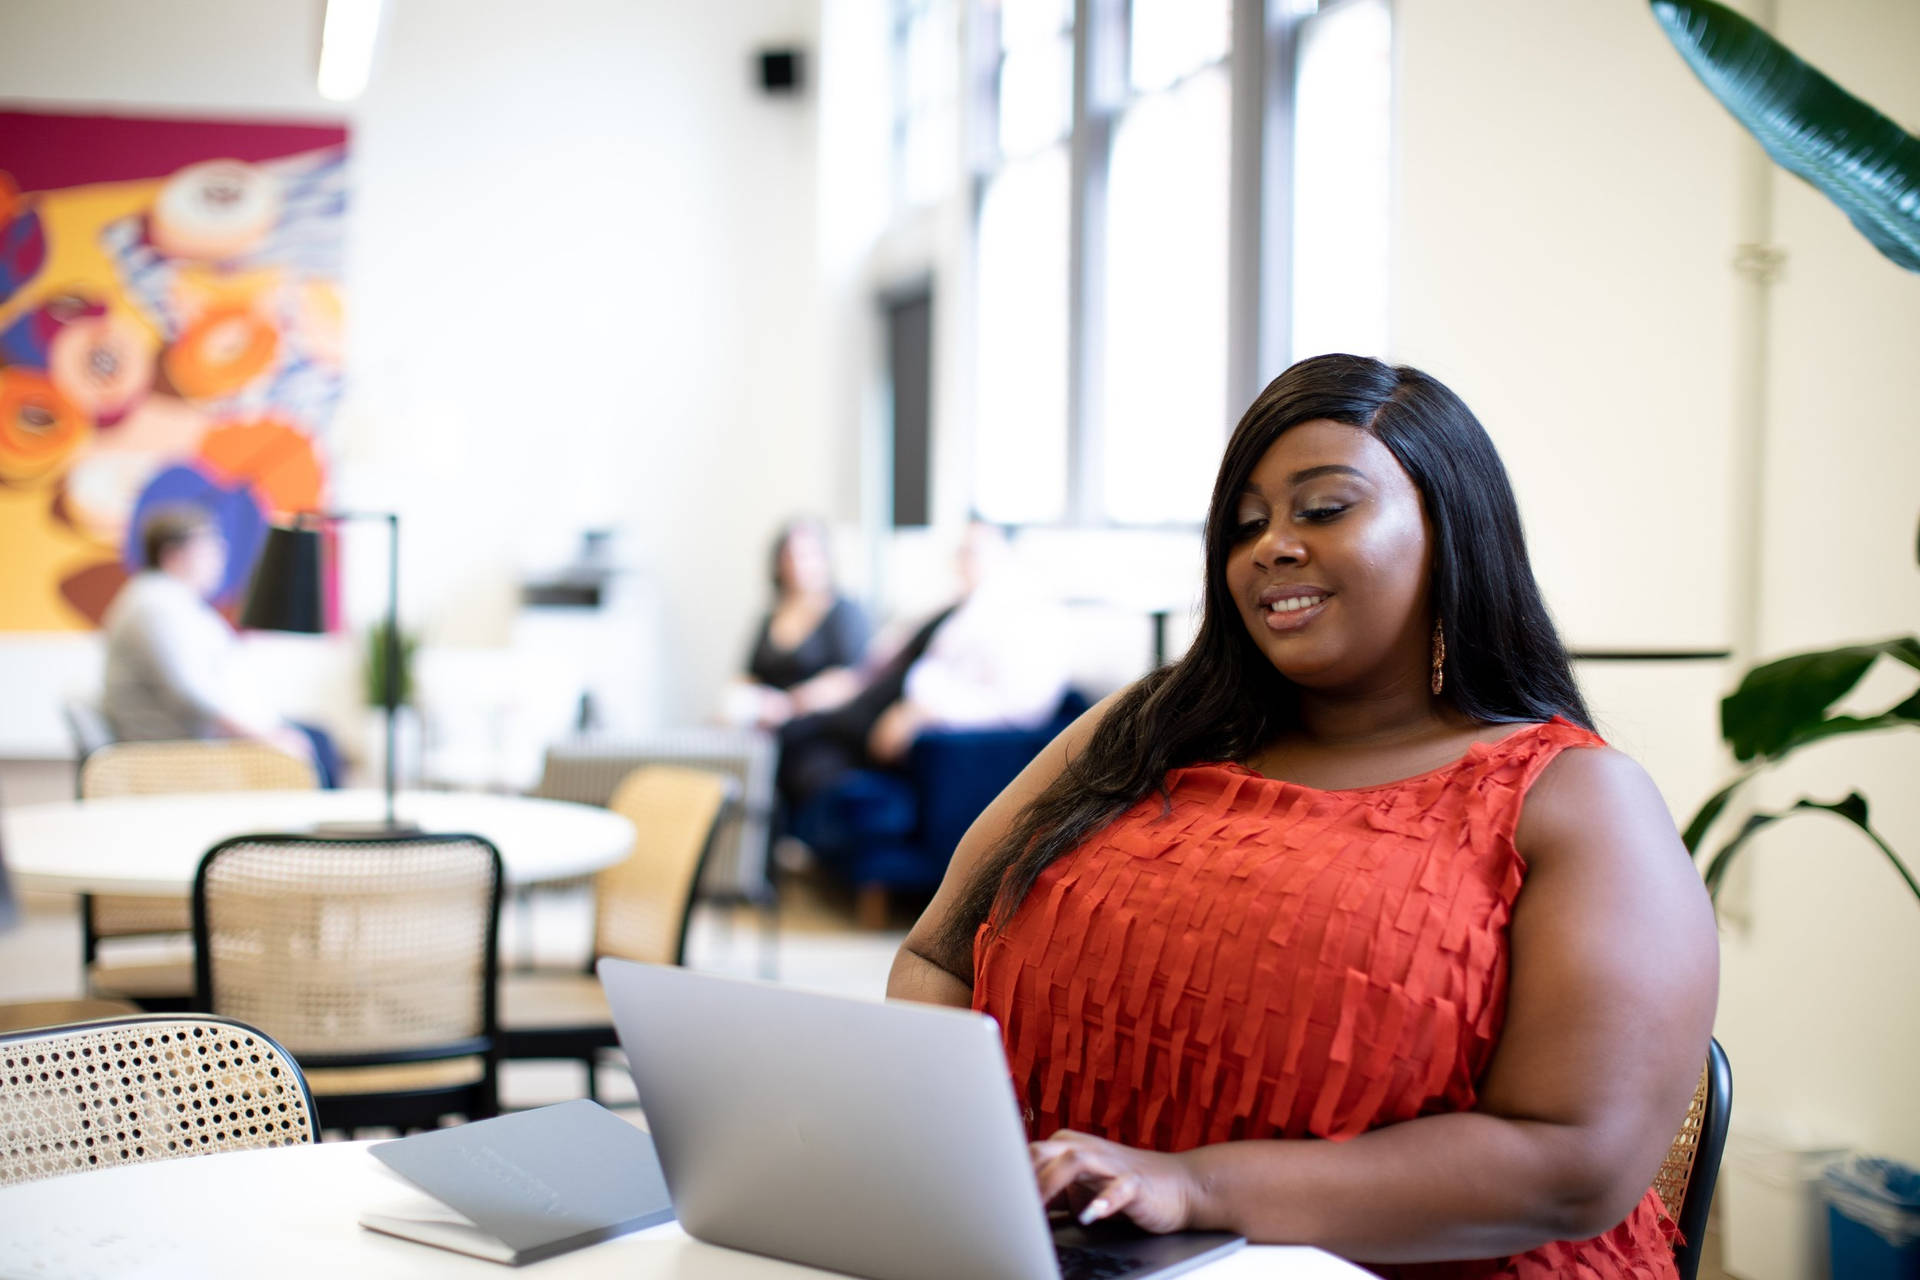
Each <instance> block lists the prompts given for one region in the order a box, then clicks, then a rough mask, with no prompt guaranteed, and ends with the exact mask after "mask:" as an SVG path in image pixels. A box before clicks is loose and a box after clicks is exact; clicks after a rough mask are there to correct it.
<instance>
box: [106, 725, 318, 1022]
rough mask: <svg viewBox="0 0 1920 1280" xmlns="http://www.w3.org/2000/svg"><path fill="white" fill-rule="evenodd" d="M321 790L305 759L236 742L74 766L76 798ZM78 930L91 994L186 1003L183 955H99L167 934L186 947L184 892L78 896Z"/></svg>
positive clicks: (166, 747)
mask: <svg viewBox="0 0 1920 1280" xmlns="http://www.w3.org/2000/svg"><path fill="white" fill-rule="evenodd" d="M319 785H320V783H319V778H318V776H317V775H316V774H315V773H314V771H313V766H312V765H311V764H309V763H307V762H306V761H305V760H299V759H296V758H295V757H293V756H290V755H287V754H286V753H285V752H283V751H276V750H274V749H273V748H272V747H269V746H267V745H266V744H264V743H260V742H249V741H245V740H243V739H239V738H214V739H208V740H206V741H190V742H115V743H110V744H108V745H107V746H104V747H101V748H99V749H98V750H95V751H93V752H91V753H89V754H88V755H87V756H86V758H85V759H84V760H82V761H81V764H80V798H81V799H82V800H104V799H108V798H111V797H115V796H155V795H178V794H183V793H188V792H203V791H311V790H313V789H314V788H315V787H317V786H319ZM80 927H81V951H82V958H83V960H84V962H85V964H86V966H87V990H88V991H89V992H90V993H91V994H93V995H96V996H101V997H106V998H119V999H128V1000H134V1001H136V1002H138V1003H140V1004H143V1005H146V1006H148V1007H150V1008H163V1007H167V1006H171V1007H172V1009H174V1010H179V1009H184V1008H185V1007H186V1006H187V1005H188V1004H189V1003H190V1002H191V998H192V996H193V964H192V961H191V960H189V959H187V958H186V957H185V956H184V955H182V956H179V957H177V958H174V957H168V958H164V959H160V960H154V959H152V958H151V957H150V956H147V955H143V956H142V958H141V959H140V960H138V961H122V962H115V961H114V960H113V959H112V958H111V957H110V956H105V957H103V956H102V955H101V951H100V942H101V940H102V939H104V938H129V937H146V936H155V935H160V936H164V935H173V936H174V937H175V938H177V939H178V941H179V944H180V947H181V949H182V950H184V947H185V944H186V942H187V938H188V934H189V932H190V931H191V930H192V928H193V910H192V907H191V905H190V904H189V902H188V901H187V898H186V897H185V896H184V895H182V896H181V897H178V898H164V897H150V896H135V895H132V894H118V893H114V894H106V893H101V894H83V895H81V898H80ZM108 950H109V951H112V948H108Z"/></svg>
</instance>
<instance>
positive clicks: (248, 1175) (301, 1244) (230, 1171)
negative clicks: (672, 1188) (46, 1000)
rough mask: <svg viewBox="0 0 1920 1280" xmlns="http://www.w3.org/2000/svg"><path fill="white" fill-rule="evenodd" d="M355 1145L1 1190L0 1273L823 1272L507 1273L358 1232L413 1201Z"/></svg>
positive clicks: (613, 1263)
mask: <svg viewBox="0 0 1920 1280" xmlns="http://www.w3.org/2000/svg"><path fill="white" fill-rule="evenodd" d="M367 1145H368V1144H366V1143H361V1142H352V1143H329V1144H326V1145H324V1146H305V1147H281V1148H276V1149H273V1150H267V1151H234V1152H227V1153H225V1154H222V1155H211V1156H196V1157H193V1158H190V1159H185V1160H167V1161H159V1162H156V1163H152V1164H139V1165H125V1166H122V1167H120V1168H117V1169H102V1170H99V1171H97V1172H94V1173H77V1174H70V1175H68V1176H66V1177H64V1178H51V1179H48V1180H46V1181H42V1182H26V1183H20V1184H18V1185H15V1186H11V1187H0V1276H7V1277H9V1280H13V1278H16V1277H38V1276H46V1277H54V1276H58V1277H62V1278H63V1280H86V1278H87V1277H96V1276H97V1277H102V1278H105V1277H112V1280H132V1278H136V1277H139V1278H144V1277H161V1276H192V1277H196V1278H197V1277H210V1278H213V1280H218V1278H220V1277H234V1278H235V1280H259V1278H260V1277H262V1276H287V1277H292V1276H336V1275H337V1276H348V1277H351V1278H352V1280H383V1278H385V1277H394V1278H395V1280H400V1278H401V1277H405V1278H407V1280H413V1278H414V1277H421V1278H422V1280H434V1278H435V1277H441V1276H465V1277H468V1280H478V1278H482V1277H488V1276H491V1277H494V1280H503V1278H504V1277H507V1276H512V1275H520V1274H525V1275H529V1276H535V1277H538V1276H554V1277H559V1276H566V1277H583V1278H584V1277H590V1276H605V1277H615V1276H618V1277H620V1278H621V1280H653V1278H656V1277H657V1278H661V1280H665V1278H667V1277H671V1278H672V1280H799V1278H801V1277H808V1276H813V1277H818V1276H823V1275H827V1274H829V1273H827V1272H822V1271H816V1270H813V1269H812V1268H810V1267H800V1266H795V1265H792V1264H790V1263H784V1262H775V1261H773V1260H771V1259H768V1258H761V1257H757V1256H755V1255H753V1254H750V1253H739V1252H736V1251H734V1250H732V1249H722V1248H719V1247H717V1246H714V1245H709V1244H703V1243H701V1242H700V1241H697V1240H693V1239H690V1238H689V1237H688V1236H687V1234H686V1233H685V1232H684V1231H682V1230H681V1229H680V1227H679V1225H678V1224H677V1223H667V1224H665V1225H663V1226H659V1227H655V1228H653V1229H651V1230H649V1231H643V1232H638V1233H636V1234H634V1235H629V1236H622V1237H619V1238H618V1239H614V1240H608V1241H606V1242H604V1243H602V1244H597V1245H593V1246H591V1247H589V1248H586V1249H581V1250H578V1251H576V1252H573V1253H568V1254H562V1255H561V1256H559V1257H557V1258H550V1259H548V1260H547V1261H545V1262H539V1263H535V1264H533V1265H532V1266H531V1267H525V1268H517V1269H509V1268H505V1267H502V1266H500V1265H499V1264H498V1263H493V1262H483V1261H481V1260H480V1259H477V1258H469V1257H466V1256H464V1255H462V1254H456V1253H449V1252H447V1251H445V1250H442V1249H435V1248H432V1247H431V1246H428V1245H423V1244H415V1243H413V1242H411V1241H407V1240H396V1239H393V1238H391V1237H388V1236H383V1235H379V1234H377V1233H375V1232H372V1231H368V1230H365V1229H364V1228H362V1227H360V1226H358V1225H356V1224H357V1222H358V1219H359V1215H360V1214H361V1213H363V1212H365V1211H367V1210H369V1209H388V1208H395V1207H400V1206H402V1205H404V1204H405V1203H406V1202H408V1201H412V1202H414V1203H418V1202H419V1199H421V1198H422V1197H421V1193H419V1192H418V1191H416V1190H414V1188H413V1187H412V1185H411V1184H409V1183H407V1182H405V1181H403V1180H402V1179H401V1178H400V1177H399V1176H398V1175H396V1174H394V1173H393V1172H391V1171H390V1170H389V1169H388V1168H387V1167H386V1166H385V1165H383V1164H381V1163H380V1162H379V1161H378V1160H376V1159H374V1158H373V1157H372V1156H370V1155H368V1154H367V1151H366V1148H367ZM1187 1274H1189V1275H1196V1276H1198V1275H1205V1276H1207V1277H1209V1278H1210V1280H1248V1278H1249V1277H1255V1276H1260V1277H1277V1278H1283V1280H1355V1278H1364V1277H1366V1276H1367V1274H1368V1273H1367V1272H1365V1271H1362V1270H1360V1269H1359V1268H1358V1267H1355V1266H1353V1265H1352V1264H1350V1263H1347V1262H1343V1261H1341V1260H1340V1259H1338V1258H1335V1257H1333V1256H1332V1255H1331V1254H1327V1253H1323V1252H1321V1251H1320V1250H1318V1249H1305V1248H1280V1247H1262V1248H1251V1247H1250V1248H1246V1249H1241V1250H1240V1251H1238V1252H1237V1253H1234V1254H1232V1255H1231V1256H1229V1257H1227V1258H1225V1259H1223V1260H1221V1261H1220V1262H1217V1263H1214V1264H1213V1265H1211V1266H1208V1267H1205V1268H1203V1269H1202V1270H1200V1271H1194V1272H1188V1273H1187Z"/></svg>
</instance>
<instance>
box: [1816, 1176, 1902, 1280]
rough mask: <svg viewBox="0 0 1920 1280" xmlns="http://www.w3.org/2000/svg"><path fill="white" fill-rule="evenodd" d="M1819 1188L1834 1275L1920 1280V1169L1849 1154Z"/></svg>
mask: <svg viewBox="0 0 1920 1280" xmlns="http://www.w3.org/2000/svg"><path fill="white" fill-rule="evenodd" d="M1820 1189H1821V1192H1822V1194H1823V1195H1824V1196H1825V1197H1826V1201H1827V1245H1828V1249H1829V1251H1830V1253H1831V1256H1832V1259H1833V1271H1832V1274H1833V1276H1834V1280H1841V1278H1842V1277H1844V1278H1845V1280H1920V1170H1915V1169H1909V1168H1908V1167H1907V1166H1906V1165H1903V1164H1900V1163H1898V1162H1897V1161H1893V1160H1879V1159H1875V1158H1874V1157H1872V1156H1849V1157H1848V1158H1847V1159H1845V1160H1842V1161H1840V1162H1839V1163H1837V1164H1835V1165H1833V1166H1831V1167H1830V1168H1828V1169H1827V1171H1826V1172H1825V1173H1823V1174H1822V1175H1821V1177H1820Z"/></svg>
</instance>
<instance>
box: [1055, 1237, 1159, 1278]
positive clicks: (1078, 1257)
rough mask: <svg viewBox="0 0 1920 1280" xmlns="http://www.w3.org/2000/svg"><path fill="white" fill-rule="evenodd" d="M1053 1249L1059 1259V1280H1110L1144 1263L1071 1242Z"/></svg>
mask: <svg viewBox="0 0 1920 1280" xmlns="http://www.w3.org/2000/svg"><path fill="white" fill-rule="evenodd" d="M1053 1251H1054V1253H1055V1255H1056V1256H1058V1257H1059V1259H1060V1280H1112V1277H1114V1276H1124V1275H1127V1274H1129V1273H1131V1272H1134V1271H1138V1270H1139V1269H1140V1268H1141V1267H1142V1266H1144V1265H1145V1264H1144V1263H1142V1262H1141V1261H1140V1260H1139V1259H1138V1258H1120V1257H1115V1256H1114V1255H1113V1254H1111V1253H1102V1252H1101V1251H1100V1250H1098V1249H1083V1248H1081V1247H1080V1246H1079V1245H1073V1244H1056V1245H1055V1246H1053Z"/></svg>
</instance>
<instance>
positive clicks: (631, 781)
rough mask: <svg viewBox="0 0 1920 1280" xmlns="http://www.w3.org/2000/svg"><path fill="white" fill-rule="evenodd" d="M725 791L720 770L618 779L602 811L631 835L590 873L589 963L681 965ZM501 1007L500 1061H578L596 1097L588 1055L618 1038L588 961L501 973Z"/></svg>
mask: <svg viewBox="0 0 1920 1280" xmlns="http://www.w3.org/2000/svg"><path fill="white" fill-rule="evenodd" d="M732 788H733V783H732V780H731V779H729V778H728V777H726V776H725V775H724V774H718V773H711V772H708V771H706V770H701V769H682V768H679V767H676V766H673V765H646V766H643V767H641V768H638V769H635V770H634V771H633V772H632V773H630V774H628V775H627V777H626V779H625V780H624V781H622V782H621V784H620V786H619V787H618V789H616V790H615V792H614V795H613V799H612V801H611V802H610V804H609V806H608V807H609V808H611V809H612V810H613V811H614V812H615V813H618V814H620V815H622V816H623V817H625V818H627V819H628V820H629V821H631V822H632V823H633V826H634V830H635V832H636V835H635V838H634V842H633V850H632V852H630V853H629V854H628V855H627V856H626V858H625V859H623V860H622V861H620V862H618V863H616V864H615V865H613V866H611V867H608V868H607V869H606V870H605V871H602V872H600V873H599V874H598V875H597V876H595V877H594V930H593V952H594V958H597V957H599V956H619V957H621V958H622V959H626V960H641V961H648V962H651V963H654V964H680V963H683V962H684V960H685V959H686V947H687V922H688V918H689V917H690V916H691V914H692V911H693V900H694V893H695V888H696V886H697V885H698V884H699V882H700V873H701V870H702V868H703V867H704V866H705V863H706V859H707V856H708V854H709V851H710V850H711V849H712V847H713V833H714V830H715V828H716V826H717V825H718V823H719V820H720V816H721V812H722V810H723V809H724V807H725V805H726V803H727V799H728V796H729V793H730V791H731V790H732ZM500 1009H501V1014H500V1056H501V1057H503V1058H568V1059H574V1060H577V1061H578V1062H580V1063H581V1065H583V1066H584V1067H585V1068H586V1071H587V1093H588V1095H589V1096H590V1097H598V1096H599V1089H598V1079H597V1076H596V1073H595V1062H596V1059H597V1058H598V1055H599V1053H600V1051H601V1050H603V1049H610V1048H612V1047H614V1045H616V1044H618V1043H619V1039H618V1037H617V1036H616V1035H615V1034H614V1030H613V1014H612V1012H611V1010H609V1009H608V1007H607V998H606V994H605V993H604V992H603V991H601V989H600V980H599V979H598V978H596V977H595V976H594V974H593V971H592V958H590V959H589V961H588V968H587V969H586V970H585V971H584V972H581V971H570V972H558V973H542V972H539V971H534V972H528V973H511V974H508V975H507V976H506V978H505V979H504V980H503V981H502V983H501V992H500Z"/></svg>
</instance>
